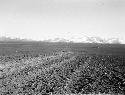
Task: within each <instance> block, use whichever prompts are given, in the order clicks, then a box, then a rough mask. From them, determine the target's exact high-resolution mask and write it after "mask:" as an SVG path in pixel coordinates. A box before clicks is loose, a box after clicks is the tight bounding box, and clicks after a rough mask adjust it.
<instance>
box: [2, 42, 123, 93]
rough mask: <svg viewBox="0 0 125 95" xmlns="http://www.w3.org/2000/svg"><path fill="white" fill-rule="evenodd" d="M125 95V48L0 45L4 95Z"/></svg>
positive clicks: (83, 45)
mask: <svg viewBox="0 0 125 95" xmlns="http://www.w3.org/2000/svg"><path fill="white" fill-rule="evenodd" d="M59 94H61V95H72V94H73V95H81V94H103V95H105V94H110V95H116V94H121V95H124V94H125V45H124V44H97V43H49V42H0V95H59Z"/></svg>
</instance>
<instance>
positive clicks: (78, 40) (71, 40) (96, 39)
mask: <svg viewBox="0 0 125 95" xmlns="http://www.w3.org/2000/svg"><path fill="white" fill-rule="evenodd" d="M0 41H2V42H11V41H14V42H16V41H24V42H25V41H37V40H32V39H21V38H11V37H5V36H2V37H0ZM40 41H42V42H67V43H101V44H124V41H123V40H121V39H119V38H107V39H104V38H101V37H88V36H83V37H71V38H59V37H57V38H50V39H46V40H40Z"/></svg>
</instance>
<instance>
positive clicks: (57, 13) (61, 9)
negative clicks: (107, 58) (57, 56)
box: [0, 0, 125, 41]
mask: <svg viewBox="0 0 125 95" xmlns="http://www.w3.org/2000/svg"><path fill="white" fill-rule="evenodd" d="M84 35H85V36H98V37H102V38H119V39H123V40H124V39H125V0H0V36H9V37H19V38H28V39H33V40H45V39H49V38H50V39H51V38H57V37H58V38H60V37H61V38H72V37H83V36H84ZM124 41H125V40H124Z"/></svg>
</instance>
